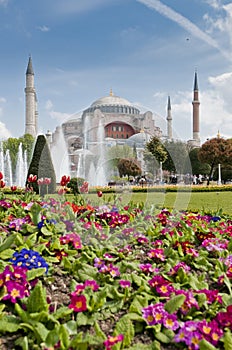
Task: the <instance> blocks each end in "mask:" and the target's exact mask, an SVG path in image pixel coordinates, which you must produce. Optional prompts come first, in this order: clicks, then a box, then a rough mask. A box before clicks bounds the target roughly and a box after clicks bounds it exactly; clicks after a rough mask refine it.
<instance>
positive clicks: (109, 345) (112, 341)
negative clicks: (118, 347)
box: [104, 334, 124, 350]
mask: <svg viewBox="0 0 232 350" xmlns="http://www.w3.org/2000/svg"><path fill="white" fill-rule="evenodd" d="M123 339H124V336H123V334H118V335H116V336H114V337H111V336H108V338H107V340H105V341H104V345H105V347H106V350H111V349H112V346H113V345H114V344H117V343H119V342H121V341H123Z"/></svg>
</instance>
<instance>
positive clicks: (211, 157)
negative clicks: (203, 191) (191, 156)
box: [198, 137, 232, 185]
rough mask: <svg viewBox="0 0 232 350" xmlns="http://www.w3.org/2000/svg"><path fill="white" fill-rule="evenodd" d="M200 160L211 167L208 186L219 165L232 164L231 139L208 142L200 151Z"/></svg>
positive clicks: (217, 138)
mask: <svg viewBox="0 0 232 350" xmlns="http://www.w3.org/2000/svg"><path fill="white" fill-rule="evenodd" d="M198 158H199V160H200V161H201V162H203V163H207V164H209V165H210V173H209V179H208V182H207V185H209V182H210V180H211V179H212V176H213V172H214V170H215V169H216V167H217V166H218V164H222V165H223V164H231V163H232V142H231V140H229V139H224V138H222V137H215V138H213V139H210V140H208V141H206V142H205V143H204V144H203V145H202V146H201V148H200V149H199V153H198Z"/></svg>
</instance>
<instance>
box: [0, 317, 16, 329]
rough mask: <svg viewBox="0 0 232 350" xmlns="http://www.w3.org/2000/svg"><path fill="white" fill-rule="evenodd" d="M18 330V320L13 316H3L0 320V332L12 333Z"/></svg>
mask: <svg viewBox="0 0 232 350" xmlns="http://www.w3.org/2000/svg"><path fill="white" fill-rule="evenodd" d="M19 328H20V320H19V319H18V318H16V317H15V316H3V317H2V318H1V319H0V332H2V333H5V332H9V333H14V332H17V330H18V329H19Z"/></svg>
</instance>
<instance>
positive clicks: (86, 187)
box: [79, 181, 89, 193]
mask: <svg viewBox="0 0 232 350" xmlns="http://www.w3.org/2000/svg"><path fill="white" fill-rule="evenodd" d="M79 190H80V193H88V192H89V184H88V182H86V181H85V182H83V185H82V186H81V187H80V188H79Z"/></svg>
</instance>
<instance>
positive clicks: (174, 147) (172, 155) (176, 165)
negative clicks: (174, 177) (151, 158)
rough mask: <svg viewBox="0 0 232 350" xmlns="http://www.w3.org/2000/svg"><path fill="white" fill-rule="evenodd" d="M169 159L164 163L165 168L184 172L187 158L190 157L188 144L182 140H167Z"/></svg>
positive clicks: (165, 145)
mask: <svg viewBox="0 0 232 350" xmlns="http://www.w3.org/2000/svg"><path fill="white" fill-rule="evenodd" d="M164 147H165V149H166V151H167V159H166V160H165V162H164V163H163V169H165V170H168V171H169V172H172V173H177V174H183V173H184V170H185V163H186V158H187V157H188V147H187V144H186V143H184V142H182V141H165V143H164Z"/></svg>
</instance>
